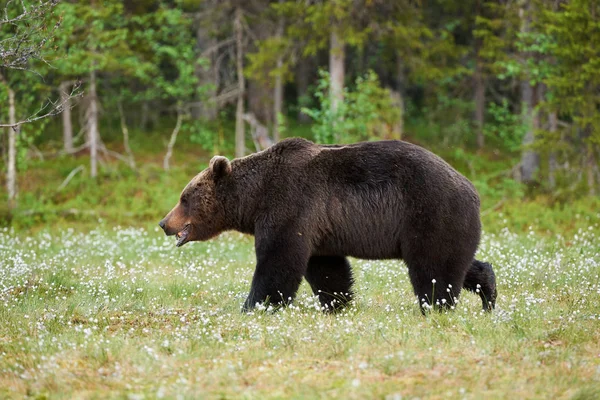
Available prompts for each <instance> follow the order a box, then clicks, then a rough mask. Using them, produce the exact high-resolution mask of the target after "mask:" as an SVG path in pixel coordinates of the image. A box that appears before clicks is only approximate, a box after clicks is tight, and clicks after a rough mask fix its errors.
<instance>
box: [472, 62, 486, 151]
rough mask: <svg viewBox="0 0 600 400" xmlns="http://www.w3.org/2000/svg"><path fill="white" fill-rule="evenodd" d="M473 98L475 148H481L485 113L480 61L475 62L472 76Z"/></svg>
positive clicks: (482, 145)
mask: <svg viewBox="0 0 600 400" xmlns="http://www.w3.org/2000/svg"><path fill="white" fill-rule="evenodd" d="M473 85H474V92H475V93H474V100H475V129H476V132H477V148H479V149H483V147H484V146H485V136H484V135H483V124H484V113H485V82H484V80H483V74H482V73H481V63H480V62H479V61H477V62H476V65H475V73H474V76H473Z"/></svg>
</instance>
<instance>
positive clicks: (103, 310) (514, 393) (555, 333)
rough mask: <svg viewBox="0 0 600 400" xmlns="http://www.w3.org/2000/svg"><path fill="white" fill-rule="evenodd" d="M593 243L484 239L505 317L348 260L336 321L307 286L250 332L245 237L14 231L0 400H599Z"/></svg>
mask: <svg viewBox="0 0 600 400" xmlns="http://www.w3.org/2000/svg"><path fill="white" fill-rule="evenodd" d="M599 228H600V227H599V226H598V225H597V224H595V225H593V224H590V228H589V229H586V230H580V231H578V232H576V233H575V234H574V235H571V236H569V237H561V236H555V237H546V236H541V235H538V234H535V233H533V232H530V233H525V234H522V233H519V234H516V233H511V232H510V231H509V230H508V229H504V230H502V231H500V232H499V233H497V234H492V233H489V234H485V235H484V237H483V241H482V244H481V246H480V250H479V254H478V258H480V259H483V260H487V261H491V262H492V263H493V264H494V266H495V270H496V274H497V277H498V283H499V287H498V289H499V299H498V305H497V309H496V310H495V311H494V312H493V313H492V314H484V313H482V312H480V301H479V299H478V298H476V296H474V295H472V294H470V293H463V295H462V297H461V302H460V303H459V306H458V308H457V309H456V310H455V311H454V312H450V313H445V314H431V315H428V316H427V317H423V316H421V315H420V313H419V311H418V306H417V304H416V299H414V298H413V296H412V293H411V287H410V284H409V280H408V276H407V273H406V269H405V267H404V266H403V264H402V263H400V262H396V261H361V260H353V265H354V273H355V277H356V281H357V284H356V291H357V299H356V302H355V303H354V305H353V306H352V307H351V308H349V309H347V310H345V311H344V312H342V313H340V314H337V315H324V314H323V313H321V312H320V310H319V309H318V308H319V307H318V302H317V301H316V300H315V298H314V297H313V296H312V295H311V293H310V290H309V287H308V285H307V284H306V283H303V285H302V287H301V290H300V292H299V295H298V298H297V300H296V302H295V303H294V304H293V305H292V306H291V307H289V308H287V309H284V310H282V311H279V312H276V313H272V312H255V313H251V314H248V315H243V314H241V313H240V312H239V310H240V307H241V305H242V303H243V301H244V299H245V296H246V294H247V291H248V289H249V285H250V280H251V277H252V273H253V266H254V265H253V263H254V251H253V239H252V238H251V237H247V236H243V235H240V234H236V233H226V234H224V235H221V236H220V237H218V238H216V239H214V240H212V241H210V242H206V243H193V244H190V245H187V246H184V247H183V248H181V249H177V248H175V246H174V242H173V240H171V239H172V238H171V239H169V238H165V237H164V236H163V235H162V234H161V233H160V232H158V230H157V229H155V228H154V227H150V226H149V227H146V228H121V227H111V226H108V225H103V224H100V226H99V227H97V228H96V229H93V230H91V231H87V232H84V231H78V230H76V229H72V228H65V229H57V230H44V229H42V230H40V231H39V232H37V233H31V234H30V235H29V234H23V233H22V232H20V231H15V230H12V229H4V230H2V231H0V259H1V260H3V261H2V263H1V265H2V268H0V398H23V397H33V398H134V399H136V398H162V397H164V398H175V397H178V396H179V397H182V398H259V399H263V398H344V399H363V398H388V399H400V398H402V399H406V398H434V399H435V398H467V399H474V398H524V399H527V398H531V399H536V398H559V399H560V398H564V399H567V398H572V399H594V398H598V397H599V396H600V329H599V327H600V311H599V310H600V308H599V304H600V277H599V276H600V253H599V248H598V242H599V239H600V238H599V237H598V232H599V231H600V229H599Z"/></svg>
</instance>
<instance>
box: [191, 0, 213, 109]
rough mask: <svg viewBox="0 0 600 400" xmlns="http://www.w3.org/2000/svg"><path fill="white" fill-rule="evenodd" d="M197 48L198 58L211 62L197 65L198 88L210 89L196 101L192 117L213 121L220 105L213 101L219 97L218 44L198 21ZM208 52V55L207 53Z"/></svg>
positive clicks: (202, 9) (205, 8) (204, 7)
mask: <svg viewBox="0 0 600 400" xmlns="http://www.w3.org/2000/svg"><path fill="white" fill-rule="evenodd" d="M201 7H202V8H201V10H200V12H206V11H207V8H208V7H209V5H208V4H206V5H204V6H201ZM196 48H197V52H198V57H206V58H207V59H208V60H209V63H208V64H209V65H208V66H204V65H197V66H196V70H195V75H196V77H197V78H198V87H203V88H208V93H206V94H205V95H204V96H203V97H202V98H200V99H196V103H194V106H193V107H192V108H191V116H192V118H194V119H204V120H208V121H213V120H214V119H216V118H217V115H218V111H219V109H218V104H217V103H216V102H214V101H213V99H214V98H215V97H216V96H217V88H218V87H219V83H218V71H217V73H216V74H215V71H214V70H215V69H216V68H215V58H216V57H215V55H216V54H218V51H217V50H214V51H213V50H211V49H217V48H219V47H218V43H217V41H216V40H215V38H214V37H213V36H212V35H211V33H210V30H209V29H208V28H207V26H205V24H203V21H201V20H200V21H198V26H197V28H196ZM205 52H206V53H205Z"/></svg>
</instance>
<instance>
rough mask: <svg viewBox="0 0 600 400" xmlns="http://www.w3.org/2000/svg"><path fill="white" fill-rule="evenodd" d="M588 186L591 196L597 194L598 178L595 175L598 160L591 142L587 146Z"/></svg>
mask: <svg viewBox="0 0 600 400" xmlns="http://www.w3.org/2000/svg"><path fill="white" fill-rule="evenodd" d="M586 158H587V186H588V194H589V195H590V196H595V195H596V179H595V177H594V172H595V169H596V168H597V165H596V160H595V157H594V149H593V147H592V145H591V144H588V148H587V156H586Z"/></svg>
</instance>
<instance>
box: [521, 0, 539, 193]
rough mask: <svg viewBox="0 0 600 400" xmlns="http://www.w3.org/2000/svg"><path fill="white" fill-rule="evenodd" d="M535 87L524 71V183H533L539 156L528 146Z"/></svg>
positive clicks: (525, 0) (524, 22)
mask: <svg viewBox="0 0 600 400" xmlns="http://www.w3.org/2000/svg"><path fill="white" fill-rule="evenodd" d="M529 8H530V4H529V0H522V2H521V8H520V9H519V16H520V18H521V33H523V34H527V33H528V32H529V25H530V16H529V12H530V10H529ZM530 56H531V55H530V54H528V53H523V54H522V57H523V58H528V57H530ZM536 89H537V86H536V87H535V88H534V87H532V86H531V84H530V83H529V73H528V72H527V71H526V73H525V77H524V78H523V79H522V81H521V102H522V105H523V113H522V115H523V123H524V125H525V126H527V131H526V133H525V136H524V137H523V141H522V147H523V153H522V155H521V182H523V183H525V184H528V185H530V184H533V183H534V176H535V172H536V171H537V169H538V167H539V156H538V154H537V153H536V152H535V151H533V150H532V149H531V148H530V146H531V145H532V144H533V142H534V132H535V130H536V129H537V128H538V127H539V116H538V115H537V113H536V112H535V105H536V98H535V97H536V96H535V95H536V93H535V92H536Z"/></svg>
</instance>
